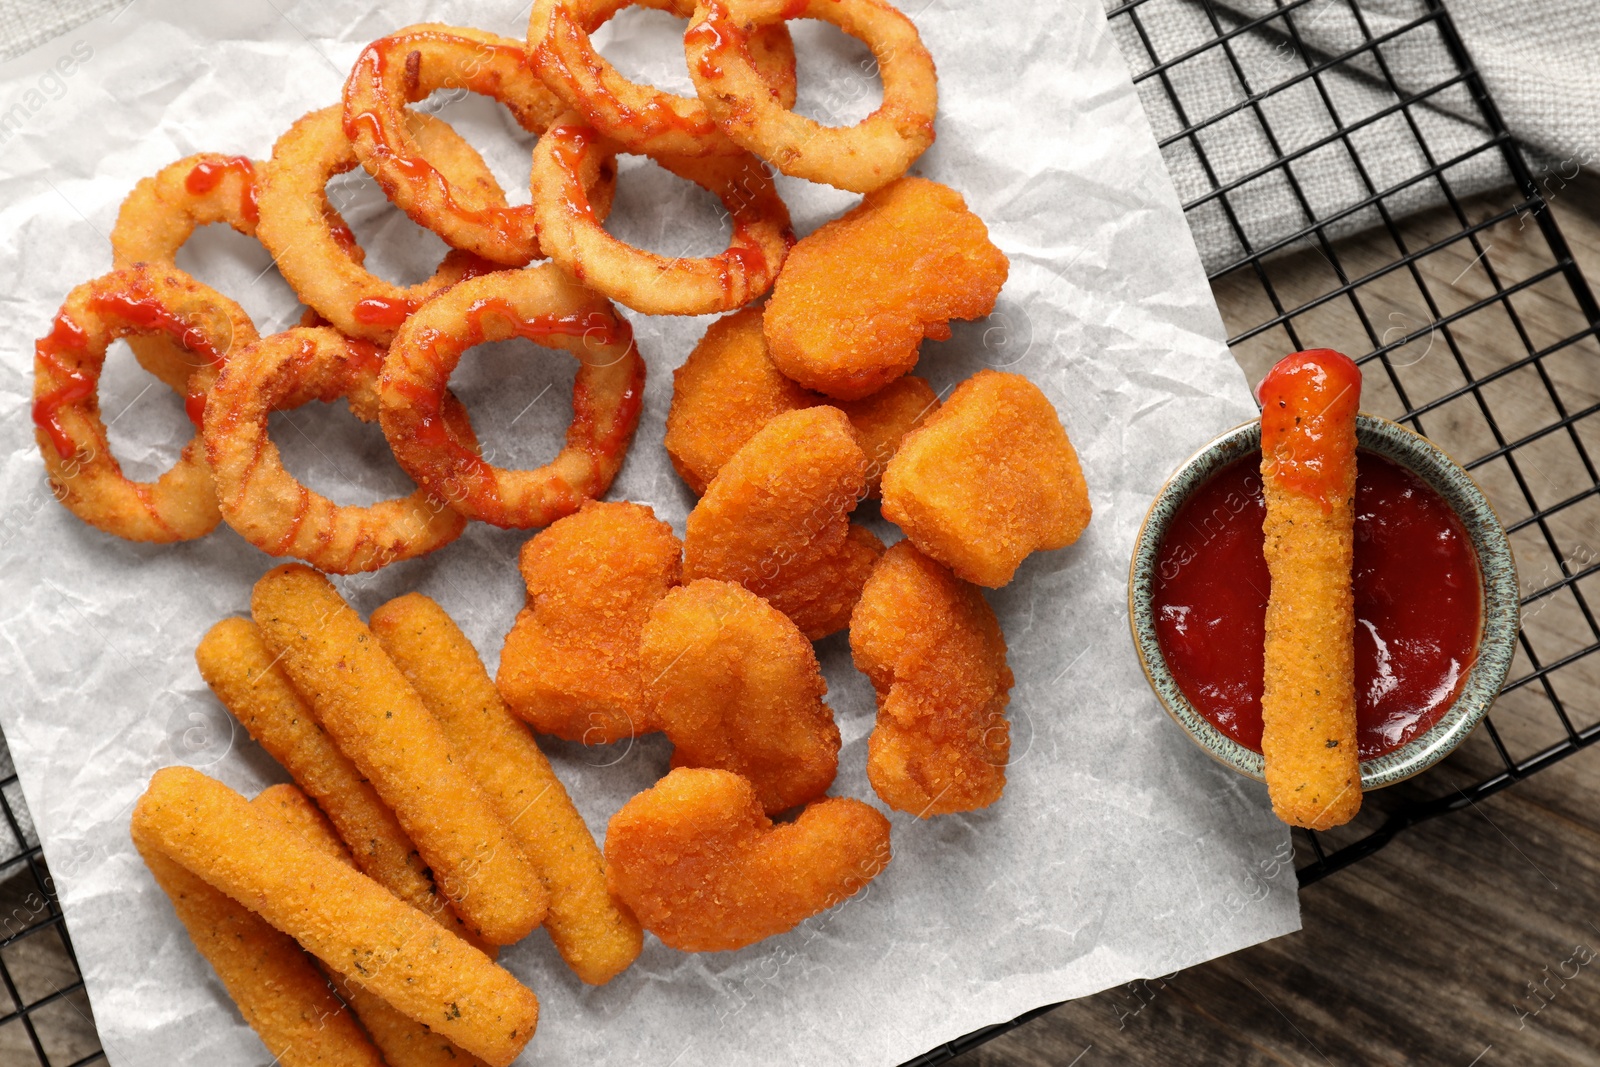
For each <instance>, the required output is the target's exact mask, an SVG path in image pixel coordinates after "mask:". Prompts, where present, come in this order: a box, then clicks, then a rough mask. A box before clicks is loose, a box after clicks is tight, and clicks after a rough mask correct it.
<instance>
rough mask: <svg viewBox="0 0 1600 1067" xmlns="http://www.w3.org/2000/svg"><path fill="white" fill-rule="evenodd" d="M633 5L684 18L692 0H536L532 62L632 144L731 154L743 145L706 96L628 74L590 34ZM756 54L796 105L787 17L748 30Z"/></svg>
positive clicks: (564, 95)
mask: <svg viewBox="0 0 1600 1067" xmlns="http://www.w3.org/2000/svg"><path fill="white" fill-rule="evenodd" d="M630 5H637V6H639V7H649V8H654V9H655V10H657V11H665V12H667V13H668V14H670V15H676V16H678V17H679V18H690V17H692V16H693V15H694V7H695V5H694V0H538V2H537V3H535V4H534V5H533V16H532V17H531V18H530V19H529V20H528V47H529V48H530V49H531V50H532V51H531V52H530V53H529V56H530V62H532V64H533V69H534V70H535V71H536V72H538V74H539V76H540V77H541V78H543V79H544V81H545V84H546V85H548V86H549V87H550V88H551V89H552V90H553V91H554V92H555V94H556V95H557V96H559V97H561V99H562V100H564V101H566V103H567V106H568V107H571V108H573V109H575V110H576V111H578V112H579V113H580V114H582V115H583V118H584V121H585V122H587V123H589V124H590V125H591V126H593V127H594V128H595V129H597V130H599V131H600V132H601V133H602V134H604V135H605V136H606V137H608V138H610V139H611V140H613V141H615V142H616V143H617V144H619V145H621V146H622V147H623V148H625V149H626V150H628V151H629V152H639V153H644V154H647V155H652V156H655V155H669V156H712V155H715V156H732V155H738V154H739V153H740V152H741V151H743V150H742V149H741V148H740V147H739V146H738V145H736V144H734V143H733V142H732V141H731V140H729V139H728V137H727V135H726V134H724V133H723V132H722V131H721V130H719V129H717V124H716V123H715V122H712V121H711V115H710V113H708V112H707V111H706V106H705V104H703V103H701V102H700V101H699V100H698V99H696V98H693V97H685V96H678V95H676V94H675V93H668V92H663V91H661V90H660V89H656V88H654V87H652V86H648V85H639V84H638V83H636V82H632V81H629V80H628V79H627V78H624V77H623V76H622V75H621V74H619V73H617V69H616V68H615V67H613V66H612V65H611V64H610V63H609V62H607V61H606V58H605V57H604V56H602V55H601V54H600V53H599V52H597V51H596V50H595V47H594V45H593V43H592V42H591V41H590V40H589V35H590V34H591V33H593V32H594V31H595V30H597V29H599V28H600V27H601V26H602V25H604V24H605V23H606V22H607V21H608V20H610V19H611V18H612V17H613V16H615V15H616V13H617V12H618V11H621V10H622V9H623V8H625V7H628V6H630ZM750 57H751V62H752V63H753V64H754V66H755V68H756V70H758V71H759V72H760V74H761V79H762V82H763V84H765V85H766V86H767V91H768V92H769V93H771V94H772V96H773V98H774V99H776V100H777V102H778V103H779V104H780V105H782V106H783V107H785V108H791V107H794V101H795V70H794V42H792V41H791V40H790V39H789V29H788V27H787V26H785V25H784V24H783V23H781V22H779V23H775V24H773V25H771V26H763V27H761V28H760V29H759V30H757V31H756V32H755V33H753V34H751V35H750Z"/></svg>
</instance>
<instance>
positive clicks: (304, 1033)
mask: <svg viewBox="0 0 1600 1067" xmlns="http://www.w3.org/2000/svg"><path fill="white" fill-rule="evenodd" d="M133 843H134V845H135V846H137V847H138V849H139V854H140V855H141V856H143V857H144V862H145V866H147V867H149V868H150V873H151V874H153V875H155V879H156V884H157V885H159V886H161V888H162V889H163V890H164V891H165V892H166V894H167V896H168V897H169V898H170V899H171V901H172V909H173V910H174V911H176V912H177V913H178V919H179V921H181V922H182V923H183V926H184V929H186V930H188V931H189V939H190V940H191V941H193V942H194V947H195V948H196V949H197V950H199V952H200V955H202V956H204V957H205V959H206V962H207V963H210V964H211V969H212V970H214V971H216V972H217V977H218V978H219V979H221V980H222V986H223V988H224V989H226V990H227V991H228V996H230V997H232V998H233V1002H234V1004H236V1005H238V1008H239V1014H240V1015H243V1016H244V1021H245V1022H247V1023H249V1024H250V1028H251V1029H252V1030H254V1031H255V1032H256V1036H258V1037H260V1038H261V1043H262V1044H263V1045H265V1046H266V1047H267V1052H268V1054H269V1055H270V1056H272V1057H273V1061H272V1062H273V1063H276V1064H281V1065H282V1067H383V1057H382V1056H380V1055H379V1054H378V1050H377V1048H375V1047H374V1046H373V1043H372V1042H371V1041H370V1040H368V1038H367V1035H366V1033H364V1032H363V1031H362V1029H361V1027H360V1026H359V1025H357V1023H356V1020H355V1018H354V1017H353V1016H352V1015H351V1014H350V1012H348V1011H346V1010H345V1007H344V1005H343V1004H341V1003H339V998H338V997H336V996H334V994H333V990H332V989H331V988H329V986H328V979H327V978H326V977H324V976H323V974H322V972H321V971H319V970H317V966H316V964H315V963H314V962H313V961H312V959H311V957H309V956H307V955H306V954H305V952H304V951H303V950H302V949H301V948H300V946H299V945H297V944H295V940H294V938H292V937H290V936H288V935H287V934H284V933H282V932H281V931H279V930H276V929H274V928H273V927H272V925H271V924H269V923H268V922H267V921H266V920H265V919H262V918H261V917H260V916H259V915H257V914H256V913H255V912H253V911H251V910H250V909H249V908H247V907H245V906H244V905H243V904H240V903H239V902H238V901H236V900H234V899H233V898H232V897H230V896H228V895H227V894H226V893H223V892H220V891H219V890H216V889H214V888H212V887H211V886H210V885H209V884H207V883H206V881H205V880H204V879H202V878H200V877H198V876H196V875H194V874H192V873H191V872H190V871H188V870H187V869H185V868H184V867H183V866H182V865H181V864H179V863H177V862H175V861H174V860H172V859H170V858H169V857H168V856H167V855H166V853H165V851H163V848H162V846H161V844H160V842H159V841H158V840H156V839H154V838H153V837H152V836H151V835H149V834H147V833H145V832H143V831H142V830H141V827H140V824H139V822H138V820H135V822H134V829H133Z"/></svg>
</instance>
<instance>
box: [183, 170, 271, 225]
mask: <svg viewBox="0 0 1600 1067" xmlns="http://www.w3.org/2000/svg"><path fill="white" fill-rule="evenodd" d="M230 172H232V173H236V174H238V175H239V176H240V177H241V178H242V179H243V181H244V188H243V191H242V192H240V194H239V213H240V214H241V215H243V216H244V218H245V221H247V222H249V223H250V225H252V226H254V225H255V224H256V223H258V222H260V221H261V209H260V208H259V207H258V206H257V205H256V168H255V164H254V163H252V162H251V161H250V159H249V157H247V156H233V157H231V158H228V159H224V160H210V159H202V160H201V161H200V162H198V163H196V164H195V165H194V169H193V170H191V171H190V172H189V176H188V177H187V178H185V179H184V180H183V187H184V188H185V189H187V190H189V192H191V193H193V194H194V195H195V196H204V195H206V194H207V193H209V192H210V191H211V190H213V189H215V188H216V187H217V186H218V185H219V184H221V182H222V179H223V178H225V177H227V175H228V174H229V173H230Z"/></svg>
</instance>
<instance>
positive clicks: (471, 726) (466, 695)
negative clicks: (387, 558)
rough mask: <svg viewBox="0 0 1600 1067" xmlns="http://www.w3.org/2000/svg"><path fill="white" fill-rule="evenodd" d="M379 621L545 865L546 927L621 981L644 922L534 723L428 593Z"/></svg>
mask: <svg viewBox="0 0 1600 1067" xmlns="http://www.w3.org/2000/svg"><path fill="white" fill-rule="evenodd" d="M371 625H372V632H373V633H374V634H376V635H377V637H378V642H379V643H380V644H381V645H383V650H384V651H385V652H387V653H389V658H390V659H392V660H394V662H395V665H396V666H398V667H399V668H400V671H401V673H403V674H404V675H405V676H406V680H407V681H409V682H410V683H411V684H412V686H413V687H414V688H415V689H416V690H417V692H418V693H420V694H421V695H422V699H423V702H424V703H426V704H427V705H428V707H429V709H430V710H432V712H433V714H434V717H435V718H437V719H438V720H439V722H440V723H441V724H442V725H443V726H444V730H445V734H446V735H447V736H448V737H449V739H450V744H451V746H452V747H454V748H455V750H456V752H457V753H459V754H460V755H461V757H462V758H463V759H465V760H466V762H467V767H468V768H469V769H470V770H471V771H472V773H473V774H474V775H475V776H476V777H477V778H478V780H479V781H480V782H482V783H483V785H484V787H485V788H486V789H487V791H488V793H489V799H490V800H491V801H492V802H493V803H494V804H495V806H496V809H497V810H498V811H499V812H500V817H501V818H502V819H504V820H505V822H506V825H507V826H509V827H510V828H511V834H512V836H513V837H515V838H516V839H517V843H518V844H520V845H521V846H522V851H523V852H524V853H525V854H526V855H527V857H528V858H529V859H530V860H532V861H533V865H534V866H535V867H537V868H538V869H539V876H540V877H541V878H542V879H543V880H544V886H545V890H546V891H547V892H548V893H549V896H550V911H549V914H547V915H546V916H545V922H544V925H545V929H546V930H548V931H549V932H550V940H551V941H552V942H554V943H555V946H556V950H557V951H559V952H560V953H561V958H562V959H563V960H565V961H566V963H567V966H569V967H571V968H572V970H573V971H574V972H575V973H576V974H577V975H578V977H579V978H581V979H583V980H584V981H585V982H588V983H590V984H592V985H601V984H604V983H606V982H609V981H610V980H611V979H612V978H615V977H616V976H617V975H618V974H620V973H622V971H624V970H626V969H627V967H628V965H629V964H630V963H632V962H633V961H634V959H635V957H637V956H638V955H639V949H640V947H641V946H642V944H643V940H644V938H643V935H642V934H641V933H640V931H639V924H638V922H636V921H635V920H634V918H633V916H632V915H629V914H628V912H627V909H625V908H623V907H621V906H620V905H618V904H617V903H616V901H614V900H612V899H611V895H610V894H609V893H608V892H606V877H605V861H604V860H603V859H601V856H600V847H599V846H598V845H596V844H595V843H594V836H593V835H592V834H590V833H589V828H588V827H587V826H586V825H584V822H583V816H582V815H580V814H578V809H577V808H576V807H574V806H573V803H572V798H571V797H569V796H568V795H567V791H566V788H565V787H563V786H562V784H561V780H560V779H559V778H557V777H556V772H555V771H554V770H553V769H552V768H551V766H550V761H549V760H547V759H545V756H544V753H543V752H541V751H539V746H538V745H537V744H536V743H535V742H534V740H533V735H532V734H531V733H529V732H528V727H527V725H526V724H525V723H523V722H521V721H519V720H517V719H515V718H513V717H512V715H511V712H510V710H509V709H507V707H506V705H505V702H504V701H503V700H501V699H500V694H499V693H498V692H496V691H495V687H494V683H493V682H492V681H490V680H489V674H488V672H487V671H486V670H484V667H483V661H482V660H481V659H479V658H478V651H477V649H475V648H473V647H472V642H471V641H469V640H468V639H467V635H466V634H464V633H462V632H461V628H460V627H459V626H457V625H456V624H455V620H453V619H451V618H450V616H449V615H448V614H446V613H445V610H444V609H443V608H441V607H440V606H439V605H438V604H436V603H434V602H433V601H432V600H429V599H428V598H427V597H425V596H423V595H422V594H421V593H409V594H407V595H406V596H403V597H400V598H398V599H396V600H391V601H389V602H388V603H387V604H385V605H383V606H382V607H381V608H379V609H378V610H377V611H374V612H373V613H372V623H371Z"/></svg>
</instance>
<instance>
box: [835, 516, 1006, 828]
mask: <svg viewBox="0 0 1600 1067" xmlns="http://www.w3.org/2000/svg"><path fill="white" fill-rule="evenodd" d="M850 652H851V654H852V655H853V656H854V658H855V662H856V667H857V668H858V669H860V670H861V671H862V672H863V673H864V674H866V676H867V677H868V678H870V679H871V680H872V687H873V688H874V689H876V690H877V691H878V722H877V725H876V726H875V727H874V728H873V730H872V737H871V738H870V739H869V741H868V743H867V778H868V780H869V781H871V782H872V789H873V791H874V792H875V793H877V794H878V797H879V798H880V799H881V800H882V801H883V802H884V803H885V804H888V805H889V806H890V807H891V808H894V809H895V810H896V811H909V812H912V813H914V814H916V815H919V816H921V817H923V818H927V817H928V816H930V815H944V814H948V813H949V812H953V811H973V810H975V809H977V808H984V807H988V806H989V805H990V804H993V803H994V802H995V801H996V800H999V799H1000V792H1001V790H1003V789H1004V788H1005V784H1006V760H1007V758H1008V757H1009V755H1010V751H1011V728H1010V725H1009V724H1008V723H1007V722H1006V716H1005V711H1006V703H1007V702H1008V701H1009V699H1010V694H1011V683H1012V678H1011V669H1010V668H1009V667H1007V666H1006V639H1005V636H1004V635H1003V634H1001V632H1000V624H999V622H997V621H996V620H995V617H994V611H993V610H991V609H990V607H989V605H988V603H987V602H985V601H984V599H983V594H982V593H980V592H979V591H978V590H977V589H975V588H973V587H972V586H970V585H968V584H967V583H966V582H963V581H962V580H961V579H959V578H957V577H955V576H954V575H953V574H951V573H950V572H949V571H948V570H946V569H945V568H943V567H941V566H940V565H939V564H937V563H935V562H934V561H933V560H931V559H929V558H928V557H926V556H924V555H923V554H922V553H920V552H918V551H917V550H916V548H915V547H914V546H913V545H912V544H911V543H910V542H909V541H901V542H899V543H898V544H896V545H894V546H892V547H891V548H890V549H889V550H888V551H887V552H885V553H884V554H883V558H882V559H881V560H879V561H878V565H877V567H875V568H874V569H873V571H872V577H871V578H869V579H867V587H866V588H865V589H864V590H862V592H861V601H860V603H858V604H857V605H856V610H855V613H854V614H853V615H852V616H851V617H850Z"/></svg>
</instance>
